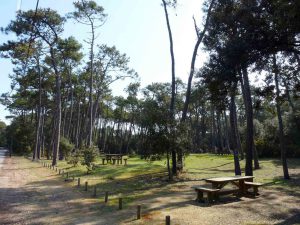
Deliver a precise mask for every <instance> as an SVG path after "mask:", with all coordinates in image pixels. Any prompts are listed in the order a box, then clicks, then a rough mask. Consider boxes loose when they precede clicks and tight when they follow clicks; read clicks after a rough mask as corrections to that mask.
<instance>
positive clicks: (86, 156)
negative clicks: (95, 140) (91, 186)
mask: <svg viewBox="0 0 300 225" xmlns="http://www.w3.org/2000/svg"><path fill="white" fill-rule="evenodd" d="M98 152H99V150H98V148H97V147H95V146H93V147H87V148H84V149H83V150H82V155H83V160H82V162H81V164H82V165H85V166H86V168H87V173H89V172H90V171H92V170H93V162H95V161H96V157H97V155H98Z"/></svg>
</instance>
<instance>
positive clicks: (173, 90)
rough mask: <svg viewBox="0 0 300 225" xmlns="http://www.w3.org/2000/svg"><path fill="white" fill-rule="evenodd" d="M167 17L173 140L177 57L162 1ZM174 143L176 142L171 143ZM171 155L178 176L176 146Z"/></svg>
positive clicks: (174, 171)
mask: <svg viewBox="0 0 300 225" xmlns="http://www.w3.org/2000/svg"><path fill="white" fill-rule="evenodd" d="M162 3H163V6H164V11H165V17H166V22H167V28H168V34H169V41H170V55H171V71H172V83H171V90H172V93H171V102H170V125H171V136H172V139H173V137H174V135H173V134H174V111H175V94H176V93H175V89H176V81H175V57H174V49H173V36H172V31H171V26H170V21H169V15H168V10H167V3H166V1H165V0H162ZM171 142H174V141H171ZM171 146H172V147H171V148H172V149H171V155H172V173H173V175H176V174H177V162H176V151H175V149H174V145H173V144H172V145H171Z"/></svg>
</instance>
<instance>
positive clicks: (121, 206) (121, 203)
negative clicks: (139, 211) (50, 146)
mask: <svg viewBox="0 0 300 225" xmlns="http://www.w3.org/2000/svg"><path fill="white" fill-rule="evenodd" d="M122 208H123V200H122V198H119V210H121V209H122Z"/></svg>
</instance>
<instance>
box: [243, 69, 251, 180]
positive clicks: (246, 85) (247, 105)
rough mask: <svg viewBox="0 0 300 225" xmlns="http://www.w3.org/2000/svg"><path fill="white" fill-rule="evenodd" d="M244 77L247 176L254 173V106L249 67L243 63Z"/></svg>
mask: <svg viewBox="0 0 300 225" xmlns="http://www.w3.org/2000/svg"><path fill="white" fill-rule="evenodd" d="M241 69H242V77H241V84H242V91H243V98H244V104H245V109H246V120H247V136H246V166H245V174H246V176H252V175H253V166H252V160H253V145H254V141H253V134H254V132H253V108H252V99H251V92H250V83H249V77H248V71H247V67H246V66H245V65H242V68H241Z"/></svg>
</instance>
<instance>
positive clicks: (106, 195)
mask: <svg viewBox="0 0 300 225" xmlns="http://www.w3.org/2000/svg"><path fill="white" fill-rule="evenodd" d="M104 202H105V203H107V202H108V191H106V192H105V198H104Z"/></svg>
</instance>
